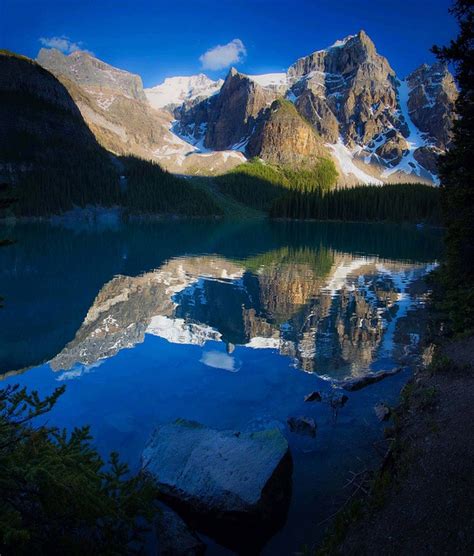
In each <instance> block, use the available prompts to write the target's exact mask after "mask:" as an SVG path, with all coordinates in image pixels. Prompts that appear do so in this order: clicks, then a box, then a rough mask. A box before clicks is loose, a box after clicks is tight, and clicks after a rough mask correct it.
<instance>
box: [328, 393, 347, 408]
mask: <svg viewBox="0 0 474 556" xmlns="http://www.w3.org/2000/svg"><path fill="white" fill-rule="evenodd" d="M348 399H349V398H348V397H347V396H346V395H345V394H335V395H333V396H331V397H330V398H329V405H330V406H331V407H332V408H333V409H340V408H341V407H344V406H345V405H346V402H347V400H348Z"/></svg>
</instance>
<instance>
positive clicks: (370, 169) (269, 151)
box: [175, 31, 457, 185]
mask: <svg viewBox="0 0 474 556" xmlns="http://www.w3.org/2000/svg"><path fill="white" fill-rule="evenodd" d="M281 96H285V98H286V100H288V101H290V102H291V103H292V104H293V106H294V108H295V110H290V109H289V107H288V106H287V105H286V106H285V104H284V103H282V102H280V101H279V102H277V103H276V104H275V101H276V100H277V99H278V97H281ZM456 96H457V91H456V87H455V84H454V80H453V78H452V76H451V74H450V73H449V71H448V69H447V67H445V66H443V65H440V64H436V65H434V66H433V67H432V68H430V67H429V66H426V65H424V66H422V67H421V68H419V69H418V70H416V71H415V72H413V73H412V74H411V75H410V76H408V78H407V79H406V80H401V79H399V78H398V77H397V76H396V74H395V71H394V70H393V69H392V67H391V66H390V64H389V62H388V60H387V59H386V58H385V57H383V56H381V55H380V54H379V53H378V52H377V50H376V47H375V45H374V43H373V42H372V40H371V39H370V38H369V37H368V35H367V34H366V33H365V32H364V31H360V32H359V33H357V34H356V35H350V36H348V37H346V38H344V39H342V40H338V41H336V42H335V43H334V44H333V45H332V46H330V47H328V48H326V49H323V50H318V51H316V52H313V53H312V54H310V55H308V56H305V57H302V58H300V59H298V60H297V61H296V62H295V63H294V64H293V65H292V66H291V67H290V68H289V69H288V71H287V72H286V74H283V73H279V74H268V75H261V76H258V75H244V74H242V73H239V72H238V71H236V70H235V69H232V70H231V71H230V72H229V74H228V76H227V78H226V80H225V82H224V85H223V86H222V88H221V90H220V92H219V94H217V95H215V96H213V97H212V98H209V99H207V100H206V101H204V102H201V103H195V104H193V105H191V106H186V105H183V106H182V107H181V109H180V110H177V111H176V112H175V114H176V116H177V118H178V123H177V124H176V125H175V130H176V131H178V132H179V133H182V134H183V135H186V136H187V137H191V138H193V140H195V141H198V142H201V143H202V144H203V145H204V146H205V147H206V148H208V149H212V150H221V149H238V150H240V151H243V152H244V153H245V154H246V155H247V156H249V157H252V156H258V157H260V158H263V159H264V160H267V161H268V162H273V163H279V164H281V163H283V164H286V163H301V162H304V161H305V160H307V161H309V160H311V158H313V157H317V156H331V157H332V158H333V160H334V161H335V163H336V166H337V169H338V171H339V175H340V183H341V184H345V185H354V184H356V183H361V182H362V183H373V184H381V183H384V182H387V181H389V182H390V181H392V182H393V181H405V180H406V181H426V182H435V183H436V182H437V176H436V157H437V155H438V154H439V153H440V152H442V151H443V150H445V149H446V147H448V146H449V141H450V137H451V125H452V121H453V117H454V102H455V99H456ZM272 103H273V104H272ZM307 123H309V124H310V126H311V128H312V132H311V133H308V126H307ZM313 136H314V137H313ZM321 143H324V144H325V148H326V153H324V152H323V150H324V149H323V147H322V145H321Z"/></svg>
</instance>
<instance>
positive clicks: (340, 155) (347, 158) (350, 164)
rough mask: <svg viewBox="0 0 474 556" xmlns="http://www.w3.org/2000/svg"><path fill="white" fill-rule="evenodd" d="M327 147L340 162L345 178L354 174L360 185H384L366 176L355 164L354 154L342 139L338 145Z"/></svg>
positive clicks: (329, 144)
mask: <svg viewBox="0 0 474 556" xmlns="http://www.w3.org/2000/svg"><path fill="white" fill-rule="evenodd" d="M326 146H327V147H328V148H329V149H331V151H332V154H333V156H334V158H335V159H336V160H337V162H339V166H340V168H341V171H342V173H343V174H344V175H345V176H349V175H350V174H352V175H353V176H355V177H356V178H357V179H358V180H359V181H360V183H364V184H371V185H383V182H382V181H381V180H378V179H377V178H374V177H373V176H370V175H369V174H366V173H365V172H364V171H363V170H361V169H360V168H359V167H358V166H356V164H355V163H354V153H353V152H352V151H350V150H349V149H348V148H347V147H346V145H344V142H343V140H342V139H341V138H339V140H338V142H337V143H334V144H331V143H326Z"/></svg>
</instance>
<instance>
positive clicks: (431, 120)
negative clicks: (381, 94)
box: [407, 64, 458, 149]
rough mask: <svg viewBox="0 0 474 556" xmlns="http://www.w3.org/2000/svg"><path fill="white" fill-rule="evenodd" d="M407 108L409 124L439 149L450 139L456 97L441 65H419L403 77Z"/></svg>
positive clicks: (445, 69) (447, 74)
mask: <svg viewBox="0 0 474 556" xmlns="http://www.w3.org/2000/svg"><path fill="white" fill-rule="evenodd" d="M407 82H408V85H409V87H410V92H409V98H408V109H409V111H410V116H411V119H412V120H413V123H414V124H415V125H416V126H417V127H418V128H419V129H420V130H421V131H423V132H424V133H426V134H427V135H428V137H429V139H430V140H431V141H432V142H433V143H434V144H435V145H436V146H437V147H438V148H441V149H445V148H447V147H449V144H450V142H451V139H452V122H453V118H454V105H455V102H456V99H457V96H458V92H457V88H456V84H455V82H454V78H453V76H452V75H451V73H450V72H449V70H448V68H447V66H446V65H445V64H434V65H433V66H428V65H427V64H423V65H422V66H420V67H419V68H418V69H416V70H415V71H414V72H413V73H411V74H410V75H409V76H408V77H407Z"/></svg>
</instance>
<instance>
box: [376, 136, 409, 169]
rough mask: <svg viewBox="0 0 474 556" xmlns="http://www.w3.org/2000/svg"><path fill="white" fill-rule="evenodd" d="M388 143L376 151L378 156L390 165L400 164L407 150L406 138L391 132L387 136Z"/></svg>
mask: <svg viewBox="0 0 474 556" xmlns="http://www.w3.org/2000/svg"><path fill="white" fill-rule="evenodd" d="M385 137H386V141H385V143H383V144H382V145H380V146H379V147H377V148H376V149H375V152H376V154H377V155H378V156H379V157H381V158H383V159H384V160H385V161H386V162H387V163H389V164H398V163H399V162H400V160H401V159H402V156H403V153H404V152H405V151H406V150H407V148H408V144H407V142H406V140H405V138H404V137H403V136H402V135H400V134H399V133H397V132H396V131H395V130H391V131H389V132H388V133H386V134H385Z"/></svg>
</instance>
